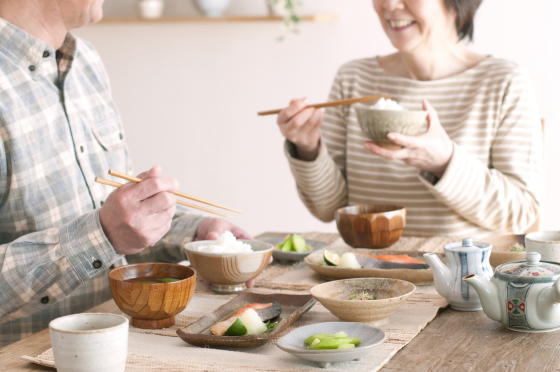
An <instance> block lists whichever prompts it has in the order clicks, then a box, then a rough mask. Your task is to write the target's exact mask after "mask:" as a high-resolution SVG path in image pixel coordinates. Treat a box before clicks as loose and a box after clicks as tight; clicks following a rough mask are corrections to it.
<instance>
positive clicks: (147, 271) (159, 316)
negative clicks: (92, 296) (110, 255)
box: [109, 263, 196, 329]
mask: <svg viewBox="0 0 560 372" xmlns="http://www.w3.org/2000/svg"><path fill="white" fill-rule="evenodd" d="M134 278H146V280H148V279H150V278H177V279H180V280H179V281H176V282H171V283H157V284H141V283H131V282H126V280H128V279H134ZM109 285H110V287H111V293H112V295H113V299H114V300H115V303H116V304H117V306H118V307H119V309H121V311H122V312H123V313H125V314H127V315H130V316H131V317H132V322H131V323H132V325H133V326H134V327H137V328H144V329H160V328H166V327H170V326H172V325H173V324H175V315H177V314H179V313H180V312H181V311H183V310H184V309H185V308H186V307H187V305H188V304H189V302H190V300H191V298H192V296H193V294H194V289H195V287H196V270H194V269H192V268H190V267H187V266H183V265H177V264H169V263H143V264H137V265H128V266H122V267H117V268H116V269H113V270H111V271H110V272H109Z"/></svg>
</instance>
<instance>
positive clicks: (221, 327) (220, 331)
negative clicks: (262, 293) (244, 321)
mask: <svg viewBox="0 0 560 372" xmlns="http://www.w3.org/2000/svg"><path fill="white" fill-rule="evenodd" d="M272 304H273V303H272V302H271V303H269V304H257V303H255V304H249V305H245V306H243V307H242V308H241V309H240V310H239V311H238V312H236V313H235V314H233V316H232V317H231V318H228V319H227V320H224V321H223V322H220V323H216V325H214V327H212V328H210V332H212V334H215V335H216V336H223V335H224V334H225V333H226V331H227V329H228V328H229V327H230V326H231V325H232V324H233V322H235V319H237V318H239V317H240V316H241V315H243V313H244V312H245V311H247V310H248V309H253V310H255V311H258V310H262V309H266V308H267V307H270V306H272Z"/></svg>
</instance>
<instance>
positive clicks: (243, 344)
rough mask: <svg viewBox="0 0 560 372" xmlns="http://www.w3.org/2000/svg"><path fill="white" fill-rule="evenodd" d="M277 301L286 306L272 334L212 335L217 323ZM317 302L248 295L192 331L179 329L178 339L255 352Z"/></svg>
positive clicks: (305, 297)
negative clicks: (248, 307)
mask: <svg viewBox="0 0 560 372" xmlns="http://www.w3.org/2000/svg"><path fill="white" fill-rule="evenodd" d="M274 301H278V302H279V303H280V305H282V312H281V313H280V319H281V320H280V324H278V326H277V327H276V328H275V329H274V330H273V331H272V332H270V333H264V334H260V335H250V336H216V335H213V334H211V333H210V328H212V327H213V326H214V325H215V324H216V323H219V322H221V321H224V320H226V319H228V318H230V317H231V316H233V314H235V313H236V312H237V311H238V310H239V309H241V308H242V307H244V306H245V305H249V304H252V303H270V302H274ZM316 302H317V300H315V299H314V298H313V296H311V295H310V294H309V295H287V294H259V293H251V292H244V293H242V294H240V295H239V296H237V297H235V298H234V299H233V300H231V301H229V302H227V303H225V304H224V305H222V306H220V307H219V308H217V309H216V310H214V312H212V313H210V314H208V315H206V316H204V317H202V318H200V319H199V320H198V321H196V322H194V323H193V324H191V325H189V326H188V327H186V328H183V329H178V330H177V335H178V336H179V337H181V339H182V340H183V341H185V342H186V343H189V344H191V345H194V346H200V347H212V348H225V349H253V348H256V347H259V346H262V345H264V344H266V343H267V342H268V341H269V340H270V339H272V338H273V337H274V336H276V335H277V334H280V333H281V332H282V331H283V330H284V329H286V328H287V327H288V326H289V325H290V324H292V323H293V322H294V321H296V319H298V318H299V317H300V316H302V315H303V314H305V313H306V312H307V311H309V309H311V308H312V307H313V305H315V303H316Z"/></svg>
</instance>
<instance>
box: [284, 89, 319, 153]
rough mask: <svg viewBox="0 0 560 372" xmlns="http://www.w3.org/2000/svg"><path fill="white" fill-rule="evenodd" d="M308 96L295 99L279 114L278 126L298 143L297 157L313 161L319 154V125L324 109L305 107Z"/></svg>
mask: <svg viewBox="0 0 560 372" xmlns="http://www.w3.org/2000/svg"><path fill="white" fill-rule="evenodd" d="M308 103H309V99H308V98H303V99H293V100H292V101H291V102H290V105H289V106H288V107H286V108H285V109H284V110H282V111H280V114H278V120H277V123H278V127H279V128H280V131H281V132H282V135H283V136H284V137H286V139H287V140H288V141H290V142H292V143H293V144H294V145H296V148H297V157H298V159H301V160H306V161H312V160H315V159H316V158H317V155H318V154H319V139H320V134H319V127H320V126H321V123H322V122H323V111H322V110H320V109H315V108H305V107H306V106H307V104H308Z"/></svg>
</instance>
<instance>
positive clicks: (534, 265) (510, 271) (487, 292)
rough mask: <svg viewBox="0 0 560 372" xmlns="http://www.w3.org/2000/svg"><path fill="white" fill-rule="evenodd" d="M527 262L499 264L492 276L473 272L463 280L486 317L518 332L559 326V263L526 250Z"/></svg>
mask: <svg viewBox="0 0 560 372" xmlns="http://www.w3.org/2000/svg"><path fill="white" fill-rule="evenodd" d="M525 259H526V260H527V261H516V262H508V263H505V264H502V265H500V266H498V267H497V268H496V271H495V272H494V276H493V277H492V279H490V280H487V279H485V278H482V277H480V276H479V275H476V274H471V275H467V276H465V277H463V280H464V281H465V282H467V283H469V284H470V285H472V286H473V288H474V289H475V290H476V291H477V292H478V295H479V297H480V300H481V302H482V308H483V310H484V312H485V313H486V315H488V317H489V318H490V319H493V320H496V321H498V322H501V323H502V324H503V325H504V326H506V327H507V328H509V329H511V330H514V331H520V332H549V331H555V330H558V329H560V304H559V302H560V285H559V284H558V279H559V278H560V265H559V264H557V263H555V262H546V261H543V262H541V261H540V259H541V255H540V254H539V253H537V252H529V253H527V254H526V255H525Z"/></svg>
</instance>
